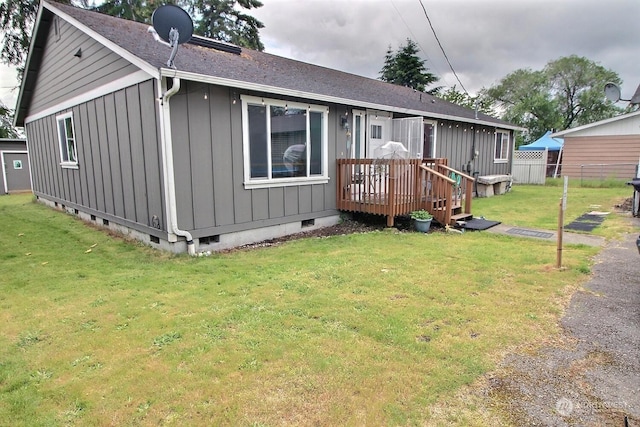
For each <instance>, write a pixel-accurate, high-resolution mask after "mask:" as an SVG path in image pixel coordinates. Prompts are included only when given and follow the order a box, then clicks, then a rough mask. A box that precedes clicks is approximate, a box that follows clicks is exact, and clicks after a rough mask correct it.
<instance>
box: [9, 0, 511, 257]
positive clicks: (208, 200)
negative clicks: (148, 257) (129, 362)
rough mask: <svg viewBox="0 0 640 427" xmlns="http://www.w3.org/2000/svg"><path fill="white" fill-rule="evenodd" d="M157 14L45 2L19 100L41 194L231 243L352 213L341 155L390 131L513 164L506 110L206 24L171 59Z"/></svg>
mask: <svg viewBox="0 0 640 427" xmlns="http://www.w3.org/2000/svg"><path fill="white" fill-rule="evenodd" d="M148 28H149V27H148V26H147V25H144V24H140V23H136V22H131V21H127V20H122V19H118V18H114V17H110V16H106V15H101V14H98V13H96V12H91V11H87V10H83V9H79V8H75V7H72V6H67V5H61V4H57V3H47V2H41V5H40V9H39V11H38V14H37V18H36V23H35V28H34V31H33V38H32V43H31V47H30V51H29V56H28V60H27V64H26V69H25V74H24V78H23V80H22V87H21V90H20V94H19V99H18V105H17V108H16V115H15V116H16V119H15V124H16V125H18V126H24V127H25V131H26V134H27V137H28V140H29V147H30V151H31V153H30V154H31V165H32V170H33V189H34V193H35V195H36V196H37V197H38V199H39V200H41V201H43V202H45V203H48V204H51V205H55V206H58V207H61V208H64V209H66V210H67V211H69V212H72V213H77V214H78V215H80V216H81V217H83V218H85V219H87V220H90V221H97V222H98V223H101V224H105V225H108V226H110V227H114V228H117V229H118V230H120V231H124V232H126V233H128V234H129V235H131V236H133V237H136V238H138V239H140V240H143V241H145V242H148V243H151V244H155V245H157V246H159V247H162V248H164V249H168V250H171V251H175V252H180V251H184V250H185V249H189V250H190V251H194V250H209V249H212V250H215V249H222V248H227V247H233V246H237V245H242V244H245V243H249V242H254V241H259V240H263V239H267V238H273V237H276V236H280V235H284V234H291V233H295V232H299V231H301V230H302V229H303V228H305V227H309V228H314V227H320V226H324V225H330V224H333V223H335V222H337V221H338V220H339V211H338V210H337V209H336V206H337V204H336V192H337V190H336V183H335V173H336V159H340V158H364V157H371V156H373V153H374V152H375V149H376V148H377V147H378V146H380V145H382V144H383V143H384V142H386V141H388V140H390V139H395V140H398V141H401V142H403V143H404V144H405V145H406V146H407V147H408V148H409V149H410V151H411V155H412V156H413V157H418V158H431V157H445V158H447V159H448V160H449V165H451V166H453V167H456V168H461V167H463V166H464V167H465V168H467V165H468V166H469V168H468V171H469V172H470V173H473V172H476V173H477V174H480V175H493V174H507V173H509V172H510V167H511V158H512V152H513V141H514V131H517V130H521V129H520V128H518V127H515V126H513V125H510V124H509V123H506V122H504V121H501V120H498V119H495V118H493V117H490V116H487V115H484V114H477V115H476V113H475V112H474V111H473V110H470V109H467V108H463V107H460V106H457V105H454V104H451V103H449V102H446V101H443V100H441V99H439V98H436V97H433V96H431V95H428V94H425V93H420V92H416V91H414V90H412V89H409V88H405V87H400V86H395V85H391V84H388V83H384V82H381V81H378V80H374V79H368V78H364V77H360V76H356V75H353V74H348V73H344V72H340V71H336V70H332V69H328V68H324V67H319V66H315V65H311V64H307V63H303V62H298V61H294V60H291V59H287V58H282V57H278V56H274V55H270V54H267V53H263V52H257V51H253V50H248V49H244V48H242V49H240V48H239V47H237V46H233V45H229V44H225V43H221V42H216V41H213V40H209V39H205V38H201V37H194V38H192V40H191V41H190V42H189V43H187V44H184V45H181V46H180V48H179V50H178V53H177V56H176V58H175V66H176V69H172V68H168V67H167V66H166V62H167V59H168V58H169V54H170V48H169V47H167V46H166V45H163V44H160V43H158V42H156V41H155V40H154V39H153V37H152V35H151V34H149V33H148ZM300 145H302V146H305V145H306V147H307V148H308V149H307V150H304V151H303V152H302V153H300V152H299V150H298V153H295V151H296V150H295V149H291V150H289V151H288V155H287V158H286V159H285V152H287V150H288V149H289V148H290V147H292V146H300ZM298 148H299V147H298ZM474 151H475V152H476V153H477V158H476V159H475V162H471V160H472V155H473V152H474ZM300 159H302V160H301V161H300ZM465 170H466V169H465ZM332 180H333V181H332ZM187 243H188V244H187Z"/></svg>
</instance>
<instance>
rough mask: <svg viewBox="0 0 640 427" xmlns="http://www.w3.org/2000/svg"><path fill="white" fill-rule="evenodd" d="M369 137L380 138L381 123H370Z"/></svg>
mask: <svg viewBox="0 0 640 427" xmlns="http://www.w3.org/2000/svg"><path fill="white" fill-rule="evenodd" d="M371 139H382V125H371Z"/></svg>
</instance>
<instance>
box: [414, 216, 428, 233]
mask: <svg viewBox="0 0 640 427" xmlns="http://www.w3.org/2000/svg"><path fill="white" fill-rule="evenodd" d="M413 221H414V223H415V227H416V230H417V231H419V232H421V233H426V232H427V231H429V229H430V228H431V221H432V220H431V219H414V220H413Z"/></svg>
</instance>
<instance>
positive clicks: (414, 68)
mask: <svg viewBox="0 0 640 427" xmlns="http://www.w3.org/2000/svg"><path fill="white" fill-rule="evenodd" d="M418 52H420V49H418V45H417V44H416V43H415V42H413V41H412V40H411V39H407V44H406V45H404V46H400V49H399V50H398V51H397V52H395V53H394V52H393V51H392V50H391V46H389V48H388V49H387V52H386V55H385V60H384V65H383V67H382V70H381V71H380V80H382V81H383V82H389V83H393V84H396V85H400V86H406V87H410V88H412V89H415V90H418V91H420V92H424V91H425V89H426V87H427V86H429V85H432V84H434V83H437V82H438V80H440V79H439V78H438V77H437V76H436V75H434V74H433V73H431V72H429V70H428V69H427V67H426V66H425V62H426V60H423V59H420V57H419V56H418ZM439 89H440V88H439V87H438V88H433V89H431V90H430V91H429V93H435V92H437V91H438V90H439Z"/></svg>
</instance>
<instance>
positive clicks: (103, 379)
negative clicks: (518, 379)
mask: <svg viewBox="0 0 640 427" xmlns="http://www.w3.org/2000/svg"><path fill="white" fill-rule="evenodd" d="M523 191H527V194H529V197H534V196H535V191H533V190H524V189H523ZM599 194H602V198H600V199H599V202H600V203H608V200H609V198H610V197H611V196H612V195H610V194H609V193H606V194H605V193H599ZM517 197H520V187H516V189H515V190H514V192H513V193H511V194H509V195H507V196H505V197H504V199H503V198H499V197H495V198H493V200H495V201H496V203H503V207H504V203H507V202H509V201H510V200H512V199H514V198H517ZM577 199H578V198H577V196H574V197H573V198H572V199H570V200H577ZM518 200H519V199H518ZM593 200H598V197H595V198H593ZM488 202H489V200H487V202H485V201H483V203H484V206H485V208H486V209H487V210H488V211H489V210H490V204H489V203H488ZM585 202H587V199H585ZM588 202H589V203H593V202H592V199H589V201H588ZM518 203H521V202H519V201H518ZM522 204H523V205H524V203H522ZM578 210H579V209H577V208H576V212H577V211H578ZM486 216H487V217H489V216H490V214H487V215H486ZM0 218H1V220H2V224H3V226H2V228H0V258H1V259H2V272H3V275H2V279H1V280H2V282H1V285H0V286H1V289H2V292H1V293H0V332H1V333H0V425H11V426H57V425H60V426H62V425H83V426H84V425H88V426H103V425H124V426H127V425H130V426H134V425H135V426H137V425H159V424H162V425H203V426H209V425H233V426H254V425H255V426H257V425H260V426H276V425H296V426H297V425H424V424H427V425H452V424H455V425H498V424H501V423H508V421H507V418H506V415H505V414H502V413H500V412H498V411H496V410H494V409H491V405H485V404H484V403H482V400H481V399H480V400H478V399H479V398H478V396H477V394H474V393H473V389H474V387H477V384H478V382H479V381H480V379H481V378H482V375H483V374H485V373H487V372H489V371H491V370H492V369H493V368H494V367H495V365H496V363H497V362H498V361H499V360H500V359H501V357H502V356H503V355H504V354H505V352H507V351H510V350H513V349H516V348H521V347H523V346H528V345H530V344H531V343H541V342H544V341H545V340H548V339H552V337H553V336H554V334H556V333H557V332H558V331H557V319H558V317H559V316H560V315H561V313H562V311H563V308H564V306H565V304H566V301H567V298H568V296H569V295H570V294H571V293H572V291H573V290H575V289H576V288H577V286H579V285H580V284H581V283H582V282H583V281H584V280H586V278H587V277H588V276H587V274H586V273H588V271H589V268H588V267H589V265H590V261H589V260H590V258H591V257H592V256H593V255H594V254H595V249H593V248H588V247H583V246H576V247H574V248H572V250H571V251H567V252H566V253H565V258H564V265H565V266H566V267H567V268H566V270H564V271H558V270H556V269H554V268H553V265H554V263H555V255H556V252H555V245H554V244H553V243H549V242H546V241H537V240H526V245H525V244H523V240H521V239H518V238H513V237H509V236H501V235H494V234H490V233H465V234H463V235H458V234H455V235H454V234H447V233H431V234H427V235H425V234H422V233H395V234H394V233H388V232H373V233H367V234H353V235H344V236H335V237H331V238H322V239H303V240H297V241H292V242H288V243H286V244H282V245H280V246H276V247H271V248H264V249H259V250H252V251H238V252H232V253H226V254H214V255H213V256H211V257H202V258H189V257H187V256H173V255H168V254H165V253H161V252H157V251H154V250H152V249H150V248H147V247H144V246H142V245H140V244H137V243H132V242H126V241H124V240H122V239H119V238H114V237H112V236H109V235H108V234H107V233H105V232H104V231H100V230H95V229H93V228H91V227H89V226H88V225H86V224H84V223H83V222H81V221H79V220H77V219H75V218H73V217H72V216H70V215H67V214H64V213H61V212H59V211H54V210H51V209H49V208H47V207H44V206H41V205H39V204H36V203H33V202H32V200H31V198H30V197H29V196H24V195H23V196H4V197H0ZM89 249H91V251H89ZM469 390H471V391H469ZM443 408H447V409H446V410H445V409H443Z"/></svg>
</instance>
